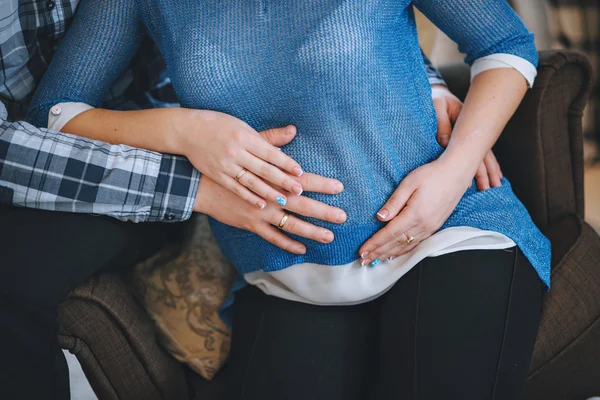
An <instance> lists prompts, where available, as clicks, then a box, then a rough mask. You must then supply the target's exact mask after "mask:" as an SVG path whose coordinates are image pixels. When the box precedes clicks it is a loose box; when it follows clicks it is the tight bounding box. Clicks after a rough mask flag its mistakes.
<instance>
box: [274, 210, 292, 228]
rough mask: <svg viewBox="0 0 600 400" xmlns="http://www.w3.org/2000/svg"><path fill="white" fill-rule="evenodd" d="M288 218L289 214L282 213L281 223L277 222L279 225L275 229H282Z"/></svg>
mask: <svg viewBox="0 0 600 400" xmlns="http://www.w3.org/2000/svg"><path fill="white" fill-rule="evenodd" d="M289 217H290V214H288V213H286V212H284V213H283V218H281V221H279V225H277V227H278V228H279V229H283V226H284V225H285V223H286V222H287V220H288V218H289Z"/></svg>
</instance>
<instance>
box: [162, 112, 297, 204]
mask: <svg viewBox="0 0 600 400" xmlns="http://www.w3.org/2000/svg"><path fill="white" fill-rule="evenodd" d="M173 110H176V111H178V112H184V114H183V116H181V117H178V118H176V120H177V124H178V132H179V134H178V135H175V137H176V138H177V139H176V140H174V142H176V146H175V148H176V151H177V152H178V154H183V155H184V156H186V157H187V158H188V159H189V160H190V162H191V163H192V164H193V165H194V167H196V169H198V170H199V171H200V172H201V173H202V174H203V175H204V176H207V177H208V178H210V179H212V180H213V181H215V182H216V183H218V184H219V185H221V186H223V187H224V188H226V189H227V190H229V191H231V192H233V193H235V194H236V195H237V196H239V197H241V198H242V199H243V200H244V201H246V202H248V203H250V204H252V205H253V206H254V207H256V208H259V209H262V208H264V207H265V206H266V204H267V203H268V202H269V201H271V202H276V203H278V204H280V205H285V204H286V203H287V201H288V197H293V196H298V195H300V194H302V191H303V190H304V188H303V187H302V184H301V183H300V182H298V180H297V179H294V178H295V177H299V176H301V175H302V173H303V171H302V167H301V166H300V165H299V164H298V163H297V162H296V161H294V160H293V159H292V158H290V157H289V156H287V155H286V154H285V153H284V152H283V151H281V150H280V149H279V146H283V145H285V144H287V143H289V142H290V141H291V140H292V139H294V137H295V136H296V128H295V127H294V126H291V125H290V126H286V127H283V128H276V129H269V130H266V131H263V132H260V133H259V132H257V131H255V130H254V129H252V128H251V127H250V126H249V125H248V124H246V123H245V122H243V121H242V120H240V119H238V118H235V117H233V116H231V115H228V114H224V113H220V112H216V111H207V110H189V109H183V108H181V109H173ZM289 195H292V196H289Z"/></svg>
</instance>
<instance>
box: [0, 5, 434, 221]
mask: <svg viewBox="0 0 600 400" xmlns="http://www.w3.org/2000/svg"><path fill="white" fill-rule="evenodd" d="M78 3H79V0H0V6H1V7H0V99H1V100H2V103H1V104H0V204H8V205H15V206H24V207H32V208H40V209H45V210H54V211H69V212H80V213H92V214H102V215H108V216H112V217H115V218H118V219H121V220H131V221H136V222H144V221H180V220H185V219H187V218H189V217H190V215H191V213H192V208H193V205H194V201H195V197H196V192H197V188H198V183H199V180H200V174H199V172H198V171H197V170H196V169H194V168H193V167H192V165H191V164H190V163H189V161H188V160H187V159H186V158H185V157H179V156H172V155H163V154H160V153H156V152H152V151H147V150H142V149H136V148H132V147H129V146H122V145H110V144H107V143H104V142H100V141H95V140H90V139H86V138H82V137H78V136H73V135H68V134H63V133H58V132H52V131H49V130H47V129H38V128H35V127H33V126H31V125H30V124H27V123H25V122H22V121H19V120H21V119H22V118H23V116H24V115H25V112H26V110H27V107H28V104H29V101H30V99H31V97H32V95H33V91H34V90H35V88H36V87H37V84H38V83H39V81H40V80H41V79H42V77H43V75H44V73H45V72H46V69H47V67H48V64H49V63H50V60H51V59H52V56H53V54H54V50H55V49H56V46H57V44H58V42H59V41H60V39H61V38H62V37H63V36H64V34H65V32H66V30H67V29H68V27H69V24H70V22H71V20H72V18H73V15H74V13H75V9H76V7H77V5H78ZM134 60H135V61H134V62H133V63H132V64H131V65H130V66H129V68H128V69H127V70H126V71H125V72H124V73H123V75H122V77H121V79H120V80H119V81H118V82H117V83H116V84H115V85H114V86H113V89H112V91H111V94H110V96H109V98H108V99H106V102H105V104H104V106H105V107H106V108H112V109H139V108H149V107H168V106H173V105H176V104H175V101H176V100H175V98H176V97H175V94H174V92H173V89H172V87H171V85H170V82H169V80H168V78H167V77H166V76H165V72H164V71H165V69H164V63H163V62H162V60H161V59H160V57H158V56H157V52H156V51H155V48H154V46H153V44H152V43H151V42H150V41H149V40H146V41H145V42H144V43H143V44H142V46H141V48H140V51H139V53H138V55H136V57H134ZM425 62H426V65H427V73H428V75H429V77H430V82H431V83H432V84H434V83H441V84H444V82H443V80H442V79H441V76H440V75H439V73H438V72H437V71H436V70H435V68H433V66H432V65H431V63H430V62H429V60H428V59H427V58H425ZM11 121H12V122H11Z"/></svg>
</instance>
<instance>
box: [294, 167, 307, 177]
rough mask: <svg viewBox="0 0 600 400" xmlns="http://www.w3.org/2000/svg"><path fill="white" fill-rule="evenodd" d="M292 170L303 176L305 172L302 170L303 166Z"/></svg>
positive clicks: (295, 173)
mask: <svg viewBox="0 0 600 400" xmlns="http://www.w3.org/2000/svg"><path fill="white" fill-rule="evenodd" d="M292 172H293V173H294V175H296V176H302V174H303V173H304V171H302V168H300V167H294V168H292Z"/></svg>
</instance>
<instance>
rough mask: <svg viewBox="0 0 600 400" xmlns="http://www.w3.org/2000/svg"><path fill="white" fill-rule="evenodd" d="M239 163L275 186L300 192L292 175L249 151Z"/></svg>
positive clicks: (300, 186) (298, 185) (298, 193)
mask: <svg viewBox="0 0 600 400" xmlns="http://www.w3.org/2000/svg"><path fill="white" fill-rule="evenodd" d="M240 165H243V166H244V167H246V168H247V169H248V170H249V171H251V172H253V173H254V174H255V175H256V176H259V177H261V178H262V179H264V180H265V181H267V182H270V183H272V184H273V185H275V186H277V187H280V188H283V189H285V190H287V191H288V192H290V193H292V194H295V195H297V196H298V195H301V194H302V191H303V188H302V185H300V184H299V183H298V182H296V180H295V179H294V178H293V177H292V176H290V175H289V174H286V173H285V172H283V171H282V170H280V169H279V168H277V167H276V166H274V165H271V164H269V163H267V162H265V161H264V160H261V159H260V158H258V157H255V156H253V155H252V154H250V153H246V155H245V156H244V157H243V158H242V160H241V162H240ZM278 203H279V202H278ZM280 205H281V206H284V205H285V203H284V204H281V203H280Z"/></svg>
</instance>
